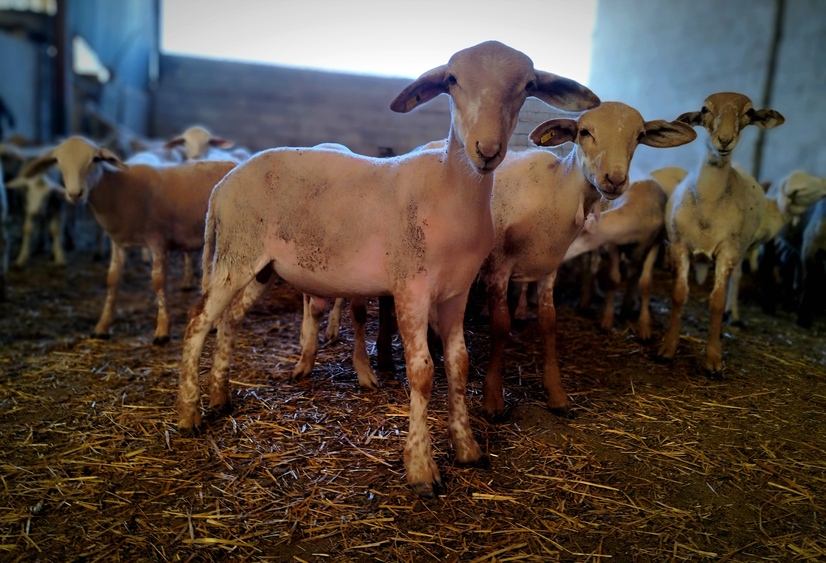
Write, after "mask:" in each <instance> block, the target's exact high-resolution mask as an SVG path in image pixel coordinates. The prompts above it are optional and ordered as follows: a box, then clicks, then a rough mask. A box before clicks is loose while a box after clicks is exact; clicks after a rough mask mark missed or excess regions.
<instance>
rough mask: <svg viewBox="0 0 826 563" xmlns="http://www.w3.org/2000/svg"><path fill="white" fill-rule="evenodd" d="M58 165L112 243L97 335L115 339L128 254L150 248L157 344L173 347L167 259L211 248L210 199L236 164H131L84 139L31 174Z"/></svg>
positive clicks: (39, 162)
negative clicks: (207, 232)
mask: <svg viewBox="0 0 826 563" xmlns="http://www.w3.org/2000/svg"><path fill="white" fill-rule="evenodd" d="M55 163H56V164H57V166H58V168H60V171H61V172H62V174H63V180H64V182H65V185H66V197H67V198H68V199H69V201H70V202H74V203H77V202H80V201H83V200H84V199H86V198H88V201H89V205H90V206H91V207H92V211H93V213H94V214H95V218H96V219H97V221H98V222H99V223H100V225H101V226H102V227H103V229H104V230H105V231H106V233H107V234H108V235H109V237H110V239H111V241H112V252H111V254H112V258H111V261H110V264H109V275H108V280H107V286H108V288H107V294H106V303H105V305H104V307H103V312H102V313H101V316H100V320H99V321H98V323H97V325H96V326H95V330H94V333H93V337H95V338H108V337H109V328H110V325H111V324H112V318H113V314H114V306H115V294H116V290H117V285H118V280H119V279H120V273H121V269H122V267H123V261H124V258H125V249H126V248H127V247H131V246H147V247H149V249H150V251H151V253H152V285H153V288H154V290H155V294H156V296H157V300H158V319H157V326H156V328H155V334H154V340H153V343H154V344H164V343H166V342H168V341H169V316H168V312H167V306H166V261H167V253H168V252H169V250H171V249H176V250H195V249H198V248H201V247H202V246H203V244H204V223H205V218H206V211H207V205H208V201H209V194H210V192H211V191H212V188H213V187H214V186H215V184H217V183H218V181H219V180H221V178H223V177H224V176H225V175H226V174H227V172H229V171H230V170H231V169H232V168H234V167H235V163H234V162H221V161H209V162H191V163H184V164H177V165H176V164H168V165H163V166H148V165H145V164H135V165H130V164H129V161H127V162H126V163H124V162H122V161H121V160H120V159H119V158H118V157H117V156H115V155H114V154H113V153H112V152H111V151H109V150H108V149H103V148H100V147H98V146H97V145H95V144H94V143H93V142H91V141H89V140H87V139H84V138H83V137H70V138H69V139H67V140H65V141H63V142H62V143H61V144H60V145H58V146H57V147H56V148H55V149H54V150H52V151H50V152H48V153H46V154H44V155H42V156H40V157H38V158H36V159H34V160H33V161H31V162H30V163H29V164H28V165H27V166H26V168H25V170H24V173H23V175H24V176H25V177H32V176H34V175H37V174H39V173H41V172H43V171H45V170H46V169H47V168H49V167H50V166H52V165H53V164H55Z"/></svg>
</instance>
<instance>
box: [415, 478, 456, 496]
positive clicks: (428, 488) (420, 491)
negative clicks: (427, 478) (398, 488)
mask: <svg viewBox="0 0 826 563" xmlns="http://www.w3.org/2000/svg"><path fill="white" fill-rule="evenodd" d="M410 488H412V489H413V492H414V493H416V494H417V495H419V496H420V497H425V498H435V497H437V496H439V495H443V494H445V493H446V492H447V490H446V489H445V487H444V485H442V482H441V481H433V482H432V483H410Z"/></svg>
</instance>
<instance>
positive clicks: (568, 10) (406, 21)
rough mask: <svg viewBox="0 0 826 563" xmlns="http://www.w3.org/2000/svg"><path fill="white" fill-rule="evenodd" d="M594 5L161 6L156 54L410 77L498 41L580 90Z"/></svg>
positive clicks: (519, 1) (250, 2) (326, 0)
mask: <svg viewBox="0 0 826 563" xmlns="http://www.w3.org/2000/svg"><path fill="white" fill-rule="evenodd" d="M595 5H596V0H509V1H508V2H501V1H500V2H483V1H481V0H476V2H469V1H466V0H461V1H452V0H442V1H438V2H437V1H433V0H418V1H416V2H409V1H401V2H399V1H394V0H380V1H379V0H350V1H347V0H303V1H294V0H290V1H280V0H163V3H162V23H161V25H162V32H161V50H162V51H163V52H164V53H169V54H184V55H193V56H202V57H211V58H220V59H230V60H239V61H253V62H263V63H271V64H276V65H282V66H292V67H306V68H315V69H322V70H331V71H338V72H349V73H358V74H371V75H382V76H397V77H407V78H414V77H417V76H419V75H420V74H422V73H423V72H425V71H427V70H429V69H431V68H433V67H436V66H439V65H441V64H444V63H445V62H447V59H448V58H449V57H450V55H451V54H453V53H454V52H456V51H458V50H460V49H463V48H465V47H470V46H471V45H475V44H476V43H480V42H482V41H486V40H488V39H496V40H498V41H501V42H502V43H505V44H507V45H510V46H511V47H514V48H516V49H519V50H520V51H523V52H524V53H526V54H527V55H528V56H530V57H531V58H532V59H533V61H534V64H535V66H536V68H538V69H542V70H547V71H550V72H555V73H557V74H561V75H563V76H567V77H569V78H573V79H574V80H577V81H579V82H582V83H583V84H586V83H587V80H588V72H589V69H590V61H591V33H592V29H593V24H594V15H595Z"/></svg>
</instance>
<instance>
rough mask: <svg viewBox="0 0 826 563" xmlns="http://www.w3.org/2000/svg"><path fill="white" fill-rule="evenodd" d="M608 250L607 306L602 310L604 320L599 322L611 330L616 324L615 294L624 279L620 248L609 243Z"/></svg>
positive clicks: (602, 326)
mask: <svg viewBox="0 0 826 563" xmlns="http://www.w3.org/2000/svg"><path fill="white" fill-rule="evenodd" d="M606 250H607V251H608V288H607V290H606V291H605V308H604V309H603V310H602V320H601V321H600V323H599V326H600V328H601V329H602V330H610V329H611V327H612V326H614V296H615V295H616V294H617V288H618V287H619V284H620V282H621V281H622V279H621V276H620V257H619V248H617V246H616V245H615V244H608V245H606Z"/></svg>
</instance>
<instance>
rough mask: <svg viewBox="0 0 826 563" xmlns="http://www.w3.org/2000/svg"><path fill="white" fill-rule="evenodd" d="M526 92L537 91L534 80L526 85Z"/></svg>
mask: <svg viewBox="0 0 826 563" xmlns="http://www.w3.org/2000/svg"><path fill="white" fill-rule="evenodd" d="M525 90H527V91H528V92H530V91H532V90H536V82H534V81H533V80H531V81H530V82H528V84H527V85H525Z"/></svg>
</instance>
